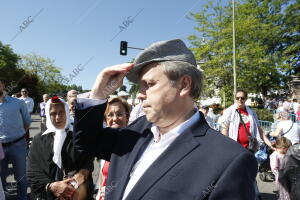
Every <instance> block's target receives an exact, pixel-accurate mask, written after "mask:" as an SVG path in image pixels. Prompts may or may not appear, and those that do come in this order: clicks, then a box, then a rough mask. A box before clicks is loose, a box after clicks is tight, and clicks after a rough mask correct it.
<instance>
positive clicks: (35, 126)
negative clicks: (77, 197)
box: [7, 115, 276, 200]
mask: <svg viewBox="0 0 300 200" xmlns="http://www.w3.org/2000/svg"><path fill="white" fill-rule="evenodd" d="M32 119H33V123H32V124H31V128H30V136H31V137H33V136H35V135H36V134H38V133H39V132H40V117H39V115H33V116H32ZM94 166H95V170H94V172H93V179H94V183H96V182H97V179H98V172H99V164H98V162H97V161H95V165H94ZM11 174H12V173H11ZM7 180H8V184H9V185H12V186H13V185H14V183H15V180H14V178H13V175H10V176H9V177H8V179H7ZM257 184H258V188H259V191H260V192H261V195H262V199H263V200H276V193H275V192H276V185H275V182H272V181H271V182H262V181H261V180H260V179H259V177H257ZM15 192H16V191H15V190H14V189H13V190H12V195H11V196H10V197H9V198H8V200H15V199H16V197H15ZM28 193H30V189H28Z"/></svg>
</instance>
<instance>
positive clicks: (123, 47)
mask: <svg viewBox="0 0 300 200" xmlns="http://www.w3.org/2000/svg"><path fill="white" fill-rule="evenodd" d="M120 54H121V55H122V56H126V55H127V42H126V41H121V44H120Z"/></svg>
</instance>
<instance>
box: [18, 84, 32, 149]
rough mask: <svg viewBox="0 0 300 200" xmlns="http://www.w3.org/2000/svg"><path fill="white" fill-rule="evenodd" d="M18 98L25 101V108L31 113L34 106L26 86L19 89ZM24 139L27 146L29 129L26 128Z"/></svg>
mask: <svg viewBox="0 0 300 200" xmlns="http://www.w3.org/2000/svg"><path fill="white" fill-rule="evenodd" d="M19 99H20V100H23V101H25V104H26V106H27V110H28V112H29V114H30V115H31V114H32V112H33V108H34V101H33V99H32V98H30V97H29V96H28V90H27V89H26V88H22V89H21V97H20V98H19ZM25 139H26V142H27V146H29V141H30V132H29V129H27V130H26V133H25Z"/></svg>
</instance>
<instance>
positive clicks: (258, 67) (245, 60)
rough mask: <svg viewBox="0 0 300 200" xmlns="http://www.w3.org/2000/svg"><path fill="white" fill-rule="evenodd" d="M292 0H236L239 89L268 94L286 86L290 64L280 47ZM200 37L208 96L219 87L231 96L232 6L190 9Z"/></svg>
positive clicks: (195, 46) (194, 38)
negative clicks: (196, 10) (286, 11)
mask: <svg viewBox="0 0 300 200" xmlns="http://www.w3.org/2000/svg"><path fill="white" fill-rule="evenodd" d="M289 2H290V1H288V0H273V1H270V0H244V1H241V2H237V3H236V16H235V19H236V20H235V24H236V63H237V68H236V69H237V70H236V71H237V87H238V88H244V89H246V90H248V91H249V92H254V93H258V92H261V93H262V94H264V95H266V94H267V92H268V91H272V90H274V89H279V88H284V87H286V84H287V83H286V81H285V79H284V76H285V74H284V73H283V72H284V71H286V70H288V69H290V65H289V64H288V63H287V62H286V60H285V59H284V58H283V57H282V55H281V52H280V51H279V48H280V46H281V45H282V42H283V39H282V35H281V34H282V28H283V26H286V24H285V23H284V20H283V19H284V11H285V7H286V5H287V4H288V3H289ZM190 19H193V20H195V22H196V23H197V26H196V27H195V30H196V31H198V34H197V35H191V36H189V37H188V39H189V40H190V41H191V44H192V48H191V49H192V50H193V51H194V53H195V55H196V59H197V60H202V61H204V63H203V64H202V65H201V68H202V69H203V70H204V74H205V85H206V86H207V87H206V88H205V94H206V95H208V96H209V95H211V94H212V93H213V91H214V90H215V89H216V88H217V89H219V91H220V93H222V94H224V93H225V94H226V99H227V102H228V100H229V99H230V100H232V90H233V67H232V66H233V65H232V5H231V3H228V4H227V5H222V4H221V1H218V2H214V3H213V2H209V3H208V4H207V5H206V6H204V7H203V9H202V10H201V11H200V12H198V13H191V14H190Z"/></svg>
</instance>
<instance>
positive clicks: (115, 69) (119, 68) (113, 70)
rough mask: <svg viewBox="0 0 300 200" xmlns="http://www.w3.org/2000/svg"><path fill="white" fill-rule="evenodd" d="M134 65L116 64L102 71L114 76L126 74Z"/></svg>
mask: <svg viewBox="0 0 300 200" xmlns="http://www.w3.org/2000/svg"><path fill="white" fill-rule="evenodd" d="M133 66H134V64H132V63H123V64H118V65H114V66H111V67H107V68H105V69H104V70H103V72H104V73H106V74H109V75H115V74H119V73H123V74H125V73H127V72H129V71H130V70H131V69H132V68H133Z"/></svg>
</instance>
